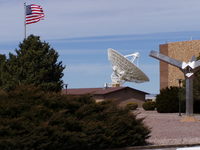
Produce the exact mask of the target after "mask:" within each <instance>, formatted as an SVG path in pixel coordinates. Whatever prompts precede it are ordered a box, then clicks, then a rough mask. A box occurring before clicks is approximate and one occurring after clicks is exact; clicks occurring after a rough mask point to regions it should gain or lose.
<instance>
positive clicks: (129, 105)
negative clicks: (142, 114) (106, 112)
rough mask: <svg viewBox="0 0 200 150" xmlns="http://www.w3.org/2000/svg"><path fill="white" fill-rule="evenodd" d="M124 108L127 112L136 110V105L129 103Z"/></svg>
mask: <svg viewBox="0 0 200 150" xmlns="http://www.w3.org/2000/svg"><path fill="white" fill-rule="evenodd" d="M125 107H126V109H128V110H136V109H137V108H138V104H137V103H135V102H130V103H128V104H126V106H125Z"/></svg>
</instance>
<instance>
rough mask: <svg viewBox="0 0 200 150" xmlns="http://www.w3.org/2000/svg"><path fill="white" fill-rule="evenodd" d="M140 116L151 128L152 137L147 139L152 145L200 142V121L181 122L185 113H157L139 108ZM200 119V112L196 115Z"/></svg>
mask: <svg viewBox="0 0 200 150" xmlns="http://www.w3.org/2000/svg"><path fill="white" fill-rule="evenodd" d="M135 113H139V114H138V115H137V117H138V118H145V119H144V123H145V125H147V126H148V127H150V128H151V137H150V138H149V139H148V140H147V141H148V142H149V143H150V144H152V145H179V144H197V143H198V144H200V121H198V122H181V121H180V120H181V119H183V117H185V115H182V116H178V113H157V112H156V111H144V110H143V109H138V110H137V111H135ZM195 118H196V119H198V120H200V114H198V115H195Z"/></svg>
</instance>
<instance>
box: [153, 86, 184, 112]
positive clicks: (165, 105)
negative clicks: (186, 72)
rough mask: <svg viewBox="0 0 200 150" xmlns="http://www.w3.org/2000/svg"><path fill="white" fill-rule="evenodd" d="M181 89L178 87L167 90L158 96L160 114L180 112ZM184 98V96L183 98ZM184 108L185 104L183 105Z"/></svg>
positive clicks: (157, 103) (157, 102)
mask: <svg viewBox="0 0 200 150" xmlns="http://www.w3.org/2000/svg"><path fill="white" fill-rule="evenodd" d="M180 92H181V89H180V88H178V87H170V88H168V87H167V88H165V89H162V90H161V91H160V94H159V95H157V96H156V106H157V111H158V112H159V113H175V112H179V98H180V94H181V93H180ZM181 97H183V96H181ZM181 104H182V107H184V106H183V104H184V103H182V102H181Z"/></svg>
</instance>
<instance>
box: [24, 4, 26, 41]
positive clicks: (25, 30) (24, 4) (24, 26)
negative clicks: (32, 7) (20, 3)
mask: <svg viewBox="0 0 200 150" xmlns="http://www.w3.org/2000/svg"><path fill="white" fill-rule="evenodd" d="M24 39H26V2H25V3H24Z"/></svg>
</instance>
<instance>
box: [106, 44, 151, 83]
mask: <svg viewBox="0 0 200 150" xmlns="http://www.w3.org/2000/svg"><path fill="white" fill-rule="evenodd" d="M138 58H139V53H138V52H136V53H133V54H129V55H125V56H123V55H121V54H120V53H118V52H117V51H116V50H114V49H112V48H109V49H108V60H109V61H110V62H111V64H112V70H113V72H112V74H111V80H112V86H120V85H122V84H123V83H124V82H136V83H143V82H147V81H149V78H148V77H147V76H146V75H145V74H144V73H143V72H142V71H141V70H140V69H139V68H138V67H137V66H136V65H135V64H134V62H135V61H136V60H138Z"/></svg>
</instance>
